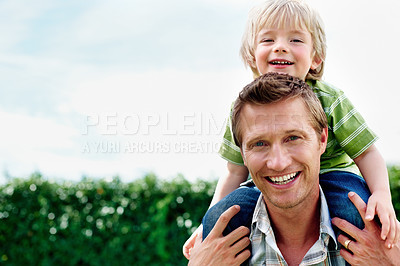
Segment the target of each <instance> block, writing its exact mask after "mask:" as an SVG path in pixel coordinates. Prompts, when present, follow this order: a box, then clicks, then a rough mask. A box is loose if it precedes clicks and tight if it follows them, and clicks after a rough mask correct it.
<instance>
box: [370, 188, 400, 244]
mask: <svg viewBox="0 0 400 266" xmlns="http://www.w3.org/2000/svg"><path fill="white" fill-rule="evenodd" d="M375 214H376V215H378V217H379V220H380V222H381V224H382V231H381V238H382V240H386V243H385V245H386V247H388V248H391V247H392V246H393V245H394V244H396V243H397V242H398V241H399V239H400V224H399V222H398V221H397V219H396V213H395V211H394V208H393V205H392V200H391V198H390V194H389V195H388V193H387V192H386V191H375V192H374V193H372V195H371V197H370V198H369V200H368V205H367V211H366V214H365V219H366V220H367V221H372V220H373V219H374V217H375Z"/></svg>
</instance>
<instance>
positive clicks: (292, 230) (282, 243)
mask: <svg viewBox="0 0 400 266" xmlns="http://www.w3.org/2000/svg"><path fill="white" fill-rule="evenodd" d="M267 208H268V211H269V213H270V215H269V216H270V220H271V225H272V227H273V230H274V233H275V238H276V243H277V245H278V247H279V250H280V251H281V253H282V255H283V257H284V258H285V260H286V262H287V263H288V265H299V264H300V262H301V261H302V259H303V257H304V256H305V255H306V253H307V251H308V250H309V249H310V248H311V247H312V246H313V245H314V243H315V242H316V241H317V240H318V238H319V227H320V201H319V197H318V198H317V199H316V200H309V201H307V202H304V204H301V205H299V206H296V207H293V208H290V209H285V210H282V209H276V208H274V207H272V208H271V207H269V206H268V205H267Z"/></svg>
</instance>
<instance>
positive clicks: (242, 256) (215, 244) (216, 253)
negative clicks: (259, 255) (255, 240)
mask: <svg viewBox="0 0 400 266" xmlns="http://www.w3.org/2000/svg"><path fill="white" fill-rule="evenodd" d="M239 210H240V207H239V206H238V205H235V206H232V207H230V208H229V209H228V210H226V211H225V212H224V213H223V214H222V215H221V216H220V217H219V219H218V221H217V223H216V224H215V226H214V228H213V229H212V230H211V232H210V234H209V235H208V236H207V238H206V239H204V241H203V242H201V236H197V238H196V242H195V244H194V247H193V248H192V249H191V250H190V260H189V264H188V265H227V266H233V265H240V264H241V263H243V262H245V261H246V260H247V259H248V258H249V257H250V250H248V249H246V250H244V249H245V248H246V247H247V246H248V245H249V244H250V240H249V238H248V237H247V236H246V235H248V234H249V229H248V228H246V227H244V226H241V227H239V228H237V229H236V230H235V231H233V232H232V233H230V234H228V235H227V236H223V235H222V232H223V231H224V229H225V227H226V225H227V224H228V223H229V221H230V220H231V219H232V217H233V216H234V215H235V214H237V213H238V212H239Z"/></svg>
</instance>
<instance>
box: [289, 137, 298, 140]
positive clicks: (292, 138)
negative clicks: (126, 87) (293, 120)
mask: <svg viewBox="0 0 400 266" xmlns="http://www.w3.org/2000/svg"><path fill="white" fill-rule="evenodd" d="M297 139H299V137H297V136H290V137H289V140H290V141H293V140H297Z"/></svg>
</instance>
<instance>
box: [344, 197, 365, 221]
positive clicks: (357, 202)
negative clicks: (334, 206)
mask: <svg viewBox="0 0 400 266" xmlns="http://www.w3.org/2000/svg"><path fill="white" fill-rule="evenodd" d="M348 196H349V198H350V200H351V202H353V204H354V206H356V208H357V210H358V213H359V214H360V215H361V218H362V219H363V221H364V223H365V222H366V219H365V212H366V209H367V204H366V203H365V202H364V201H363V200H362V198H361V197H360V196H358V194H357V193H355V192H349V195H348Z"/></svg>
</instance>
